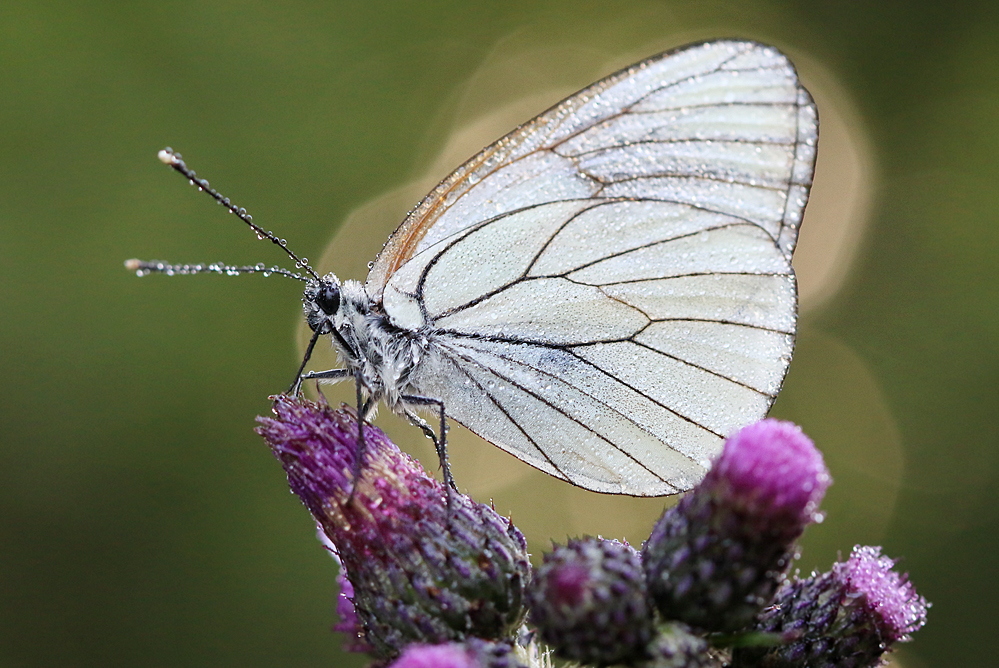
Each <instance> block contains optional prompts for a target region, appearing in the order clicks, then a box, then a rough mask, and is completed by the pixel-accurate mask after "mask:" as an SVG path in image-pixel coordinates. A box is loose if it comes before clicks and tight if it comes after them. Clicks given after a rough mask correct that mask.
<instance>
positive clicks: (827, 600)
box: [732, 546, 929, 668]
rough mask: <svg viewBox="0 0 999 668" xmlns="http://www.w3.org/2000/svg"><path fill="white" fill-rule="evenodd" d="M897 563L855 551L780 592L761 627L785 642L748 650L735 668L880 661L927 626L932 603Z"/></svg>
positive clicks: (876, 552)
mask: <svg viewBox="0 0 999 668" xmlns="http://www.w3.org/2000/svg"><path fill="white" fill-rule="evenodd" d="M894 567H895V562H894V561H893V560H892V559H889V558H888V557H884V556H881V548H879V547H860V546H857V547H855V548H854V549H853V553H852V554H851V555H850V558H849V559H847V560H846V561H845V562H837V563H836V564H833V567H832V570H830V571H828V572H826V573H822V574H820V575H816V574H813V575H812V576H811V577H809V578H805V579H798V578H794V579H793V580H791V581H789V582H787V583H786V584H784V586H782V587H781V589H780V590H779V591H778V592H777V596H776V598H775V600H774V604H773V606H771V607H770V608H768V609H767V610H766V611H765V612H764V613H763V614H761V615H760V618H759V620H758V622H757V630H759V631H763V632H766V633H774V634H778V635H779V636H782V637H783V638H785V639H786V641H787V642H786V643H785V644H782V645H779V646H777V647H744V648H739V649H737V650H736V651H735V652H734V654H733V662H732V665H733V666H739V667H743V668H746V667H749V666H767V667H772V668H803V667H805V666H809V667H814V668H833V667H841V668H852V667H857V668H861V667H864V666H876V665H878V664H879V662H880V659H881V656H882V654H884V653H885V652H886V651H888V650H889V649H890V648H891V646H892V645H893V644H894V643H896V642H900V641H905V640H908V639H909V634H911V633H913V632H914V631H916V630H918V629H919V628H921V627H922V626H923V625H924V624H925V623H926V610H927V608H928V607H929V604H928V603H927V602H926V599H924V598H923V597H922V596H919V595H917V594H916V590H915V588H914V587H913V586H912V584H911V583H910V582H909V581H908V579H907V578H906V576H905V575H903V574H899V573H896V572H895V571H894V570H893V569H894Z"/></svg>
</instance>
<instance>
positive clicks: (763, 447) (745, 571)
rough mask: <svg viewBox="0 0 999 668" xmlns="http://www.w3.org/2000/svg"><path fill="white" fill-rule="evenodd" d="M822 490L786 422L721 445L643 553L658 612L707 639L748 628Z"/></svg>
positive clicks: (822, 473) (754, 428) (766, 423)
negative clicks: (704, 634)
mask: <svg viewBox="0 0 999 668" xmlns="http://www.w3.org/2000/svg"><path fill="white" fill-rule="evenodd" d="M829 483H830V478H829V474H828V472H827V471H826V468H825V465H824V464H823V462H822V455H821V454H820V453H819V451H818V450H816V449H815V446H814V445H813V444H812V442H811V440H809V439H808V437H807V436H805V435H804V434H803V433H802V432H801V429H800V428H798V427H797V426H795V425H793V424H791V423H789V422H780V421H777V420H772V419H767V420H763V421H761V422H757V423H756V424H753V425H750V426H748V427H746V428H744V429H742V430H741V431H739V432H738V433H736V434H735V435H733V436H732V437H730V438H729V439H728V440H727V441H726V442H725V446H724V449H723V451H722V454H721V456H720V457H719V458H718V460H717V461H716V462H715V463H714V465H713V466H712V468H711V470H710V471H709V472H708V474H707V475H706V476H705V478H704V480H703V481H702V482H701V484H700V485H698V486H697V487H696V488H695V489H693V490H692V491H691V492H689V493H688V494H687V495H686V496H685V497H684V498H683V499H681V501H680V503H679V504H677V505H676V506H674V507H672V508H670V509H668V510H667V511H666V512H665V513H664V514H663V516H662V518H660V520H659V522H658V523H657V524H656V526H655V528H654V529H653V530H652V535H651V536H650V537H649V540H648V541H647V542H646V544H645V547H644V549H643V551H642V562H643V566H644V568H645V574H646V578H647V582H648V587H649V593H650V596H651V597H652V599H653V600H654V601H655V603H656V606H657V607H658V609H659V611H660V612H661V613H662V614H663V616H664V617H665V618H667V619H675V620H680V621H683V622H686V623H688V624H690V625H692V626H695V627H699V628H702V629H706V630H710V631H735V630H739V629H741V628H743V627H745V626H747V625H748V624H749V623H750V622H752V620H753V618H754V617H755V615H756V613H757V612H759V611H760V610H761V609H762V608H763V606H764V605H766V604H767V603H768V602H769V601H770V599H771V598H772V597H773V594H774V592H775V591H776V590H777V587H778V585H779V583H780V581H781V577H782V575H783V573H784V572H785V571H786V569H787V567H788V565H789V563H790V561H791V558H792V557H793V554H794V553H793V550H794V542H795V540H797V538H798V537H799V536H800V535H801V533H802V531H803V530H804V527H805V526H806V525H807V524H808V523H810V522H813V521H815V520H816V519H817V514H816V510H817V508H818V505H819V502H820V501H821V499H822V496H823V495H824V494H825V490H826V488H827V487H828V486H829Z"/></svg>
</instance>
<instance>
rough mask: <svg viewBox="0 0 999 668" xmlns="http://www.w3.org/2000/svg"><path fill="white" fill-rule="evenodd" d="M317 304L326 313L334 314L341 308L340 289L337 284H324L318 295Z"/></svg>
mask: <svg viewBox="0 0 999 668" xmlns="http://www.w3.org/2000/svg"><path fill="white" fill-rule="evenodd" d="M316 305H317V306H318V307H319V308H321V309H322V310H323V313H325V314H326V315H333V314H334V313H336V310H337V309H338V308H340V290H339V288H337V287H336V286H335V285H329V284H326V285H323V286H322V287H321V288H320V289H319V294H317V295H316Z"/></svg>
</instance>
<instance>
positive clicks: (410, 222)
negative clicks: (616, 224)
mask: <svg viewBox="0 0 999 668" xmlns="http://www.w3.org/2000/svg"><path fill="white" fill-rule="evenodd" d="M817 139H818V118H817V114H816V110H815V105H814V104H813V103H812V100H811V97H810V96H809V95H808V92H807V91H805V89H804V88H802V87H801V86H800V85H799V84H798V80H797V76H796V74H795V71H794V68H793V67H792V65H791V64H790V62H788V60H787V59H786V58H785V57H784V56H783V54H781V53H780V52H779V51H777V50H776V49H774V48H773V47H769V46H765V45H762V44H757V43H755V42H746V41H716V42H707V43H704V44H698V45H694V46H691V47H687V48H684V49H680V50H677V51H672V52H667V53H664V54H661V55H659V56H654V57H652V58H649V59H647V60H644V61H642V62H640V63H636V64H635V65H632V66H631V67H628V68H626V69H624V70H621V71H619V72H617V73H615V74H612V75H611V76H609V77H607V78H605V79H602V80H601V81H598V82H597V83H595V84H593V85H591V86H589V87H587V88H585V89H583V90H581V91H580V92H578V93H576V94H575V95H573V96H571V97H569V98H567V99H565V100H563V101H562V102H560V103H559V104H557V105H556V106H554V107H552V108H551V109H549V110H548V111H546V112H545V113H543V114H541V115H540V116H538V117H537V118H535V119H533V120H531V121H529V122H527V123H525V124H524V125H522V126H520V127H518V128H517V129H515V130H514V131H513V132H511V133H510V134H508V135H507V136H505V137H503V138H502V139H500V140H499V141H497V142H495V143H494V144H491V145H490V146H488V147H486V148H485V149H483V150H482V151H480V152H479V153H478V154H477V155H476V156H474V157H473V158H471V159H470V160H469V161H467V162H466V163H465V164H463V165H462V166H461V167H459V168H458V169H456V170H455V171H454V172H453V173H452V174H451V175H450V176H448V177H447V178H446V179H444V180H443V181H442V182H441V183H440V184H439V185H438V186H437V187H436V188H434V190H433V191H431V192H430V194H428V195H427V196H426V197H425V198H424V199H423V201H422V202H420V204H419V205H418V206H417V207H416V208H415V209H413V211H412V212H410V214H409V215H408V216H407V217H406V219H405V221H403V223H402V225H400V226H399V228H398V229H397V230H396V231H395V232H394V233H393V234H392V236H391V237H390V238H389V240H388V241H387V242H386V244H385V247H384V248H383V249H382V252H381V253H379V255H378V257H377V258H376V260H375V263H374V264H373V265H372V268H371V271H370V272H369V274H368V280H367V285H366V287H367V291H368V294H369V296H370V297H371V298H372V299H374V300H375V301H379V300H380V299H381V296H382V291H383V290H384V288H385V285H386V283H387V282H388V280H389V279H390V278H391V276H392V275H393V274H394V273H395V272H396V271H397V270H398V269H399V268H400V267H402V266H403V265H404V264H405V263H406V262H407V261H409V260H410V259H411V258H413V257H414V256H416V255H417V254H418V253H420V252H422V251H423V250H425V249H427V248H429V247H430V246H432V245H433V244H435V243H437V242H438V241H440V240H442V239H445V238H447V237H450V236H452V235H454V234H458V233H460V232H461V231H463V230H466V229H468V228H470V227H473V226H475V225H476V224H478V223H480V222H482V221H483V220H486V219H488V218H490V217H492V216H494V215H499V214H502V213H507V212H510V211H514V210H517V209H521V208H525V207H528V206H532V205H536V204H541V203H545V202H551V201H556V200H570V199H583V198H599V197H628V198H634V199H660V200H669V201H674V202H684V203H689V204H692V205H696V206H700V207H702V208H704V209H705V210H709V211H711V210H716V211H719V212H722V213H729V214H732V215H736V216H741V217H744V218H746V219H747V220H749V221H751V222H753V223H754V224H758V225H761V226H763V227H765V228H766V229H767V231H768V232H769V233H770V234H771V236H773V237H774V239H776V240H777V242H778V244H779V247H780V248H781V250H782V251H783V252H784V254H785V255H786V256H787V257H788V258H790V256H791V253H792V252H793V250H794V244H795V241H796V239H797V232H798V224H799V223H800V222H801V214H802V212H803V210H804V207H805V202H806V200H807V197H808V188H809V186H810V184H811V179H812V169H813V166H814V162H815V147H816V142H817Z"/></svg>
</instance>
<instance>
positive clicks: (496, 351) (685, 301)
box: [367, 42, 817, 496]
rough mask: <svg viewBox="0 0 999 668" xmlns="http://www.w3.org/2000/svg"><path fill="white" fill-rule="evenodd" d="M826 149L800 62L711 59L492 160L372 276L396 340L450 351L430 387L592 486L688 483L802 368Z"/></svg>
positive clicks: (455, 179)
mask: <svg viewBox="0 0 999 668" xmlns="http://www.w3.org/2000/svg"><path fill="white" fill-rule="evenodd" d="M816 132H817V127H816V115H815V109H814V106H813V105H812V103H811V99H810V98H809V96H808V94H807V92H805V91H804V89H803V88H801V87H800V86H799V85H798V83H797V79H796V77H795V74H794V70H793V69H792V68H791V66H790V64H789V63H788V62H787V60H786V59H785V58H784V57H783V56H782V55H781V54H779V53H778V52H777V51H776V50H774V49H772V48H769V47H764V46H761V45H758V44H754V43H748V42H713V43H708V44H703V45H698V46H695V47H691V48H689V49H686V50H682V51H678V52H675V53H672V54H666V55H663V56H660V57H657V58H652V59H650V60H647V61H644V62H642V63H639V64H637V65H635V66H633V67H631V68H628V69H627V70H623V71H622V72H619V73H617V74H615V75H613V76H611V77H608V78H607V79H605V80H603V81H601V82H598V83H597V84H594V85H593V86H591V87H589V88H587V89H585V90H584V91H582V92H580V93H578V94H576V95H575V96H573V97H571V98H569V99H567V100H566V101H564V102H562V103H561V104H560V105H558V106H556V107H554V108H553V109H551V110H549V111H548V112H546V113H545V114H542V115H541V116H539V117H538V118H537V119H535V120H534V121H531V122H530V123H528V124H526V125H524V126H522V127H521V128H519V129H518V130H516V131H515V132H513V133H511V134H510V135H508V136H507V137H505V138H504V139H502V140H500V141H499V142H497V143H496V144H494V145H492V146H490V147H489V148H487V149H485V150H484V151H483V152H482V153H480V154H479V155H478V156H476V157H475V158H473V159H472V160H471V161H469V162H468V163H466V164H465V165H464V166H462V167H461V168H460V169H459V170H457V171H456V172H455V173H454V174H453V175H452V176H451V177H449V178H448V179H446V180H445V181H444V182H442V183H441V185H440V186H438V188H437V189H435V191H434V192H432V193H431V194H430V195H429V196H428V197H427V198H426V199H425V200H424V201H423V203H421V204H420V206H419V207H417V209H415V210H414V212H413V213H412V214H410V216H409V217H408V218H407V220H406V221H405V222H404V223H403V225H402V226H401V227H400V228H399V230H398V231H397V232H396V233H395V234H394V235H393V236H392V237H391V238H390V240H389V242H388V244H387V245H386V248H385V249H384V250H383V252H382V253H381V254H380V255H379V258H378V261H377V262H376V263H375V265H374V266H373V268H372V270H371V274H370V275H369V279H368V284H367V289H368V291H369V294H370V295H371V296H372V297H373V298H375V299H380V300H381V301H382V303H383V306H384V308H385V311H386V313H387V314H388V315H389V317H390V318H391V320H392V321H393V323H394V324H395V325H397V326H399V327H401V328H404V329H409V330H412V331H422V332H424V333H426V334H427V335H428V336H429V337H431V338H432V341H433V349H432V350H433V352H432V353H431V355H430V357H429V358H428V359H426V360H424V361H423V362H422V363H421V365H419V366H418V367H417V369H416V371H415V373H414V375H413V376H412V378H411V383H412V384H413V386H414V388H415V389H416V390H417V391H419V392H421V393H423V394H425V395H427V396H433V397H438V398H440V399H442V400H443V401H444V405H445V410H446V412H447V414H448V415H449V416H450V417H452V418H453V419H455V420H457V421H458V422H460V423H462V424H464V425H465V426H467V427H469V428H470V429H471V430H472V431H474V432H476V433H478V434H479V435H481V436H482V437H484V438H485V439H487V440H489V441H491V442H493V443H495V444H496V445H498V446H500V447H502V448H504V449H505V450H507V451H509V452H511V453H513V454H515V455H516V456H518V457H520V458H521V459H523V460H524V461H526V462H528V463H530V464H532V465H534V466H536V467H538V468H540V469H542V470H544V471H547V472H548V473H551V474H553V475H556V476H558V477H561V478H563V479H566V480H569V481H571V482H573V483H575V484H577V485H580V486H582V487H586V488H588V489H593V490H597V491H603V492H614V493H623V494H633V495H638V496H653V495H661V494H668V493H671V492H676V491H681V490H684V489H688V488H690V487H691V486H692V485H693V484H695V483H696V482H697V481H698V480H699V479H700V478H701V477H702V476H703V474H704V472H705V470H706V468H707V467H708V466H709V462H710V459H711V457H712V456H713V455H714V454H716V453H717V451H718V449H719V448H720V445H721V442H722V439H723V438H724V437H725V436H727V435H728V434H730V433H731V432H732V431H734V430H735V429H737V428H739V427H741V426H743V425H745V424H747V423H749V422H752V421H754V420H756V419H759V418H760V417H762V416H763V415H765V414H766V412H767V410H768V409H769V407H770V405H771V404H772V403H773V400H774V398H775V397H776V394H777V391H778V390H779V389H780V385H781V383H782V381H783V377H784V374H785V373H786V370H787V365H788V363H789V361H790V355H791V351H792V348H793V341H794V329H795V315H796V292H795V283H794V274H793V271H792V270H791V266H790V258H791V253H792V251H793V248H794V242H795V237H796V234H797V227H798V223H799V221H800V218H801V213H802V209H803V207H804V204H805V199H806V197H807V193H808V185H809V183H810V181H811V170H812V165H813V161H814V155H815V140H816Z"/></svg>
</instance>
